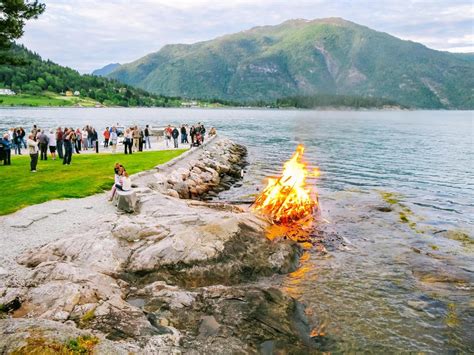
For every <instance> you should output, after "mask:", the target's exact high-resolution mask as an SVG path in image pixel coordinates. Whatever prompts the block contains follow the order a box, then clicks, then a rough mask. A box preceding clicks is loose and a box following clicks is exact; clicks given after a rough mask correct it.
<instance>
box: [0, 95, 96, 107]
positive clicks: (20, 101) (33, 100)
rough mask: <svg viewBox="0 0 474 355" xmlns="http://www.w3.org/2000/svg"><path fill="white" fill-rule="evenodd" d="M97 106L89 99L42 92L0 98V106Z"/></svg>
mask: <svg viewBox="0 0 474 355" xmlns="http://www.w3.org/2000/svg"><path fill="white" fill-rule="evenodd" d="M96 104H98V102H97V101H94V100H92V99H89V98H83V97H76V96H61V95H58V94H55V93H50V92H44V93H42V94H39V95H29V94H17V95H14V96H7V95H2V96H0V106H31V107H37V106H74V105H81V106H84V107H94V106H95V105H96Z"/></svg>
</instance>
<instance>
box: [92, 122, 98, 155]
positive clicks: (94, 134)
mask: <svg viewBox="0 0 474 355" xmlns="http://www.w3.org/2000/svg"><path fill="white" fill-rule="evenodd" d="M90 137H91V147H92V149H95V152H96V153H99V135H98V134H97V131H96V130H95V128H94V127H90Z"/></svg>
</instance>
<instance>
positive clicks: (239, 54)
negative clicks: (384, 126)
mask: <svg viewBox="0 0 474 355" xmlns="http://www.w3.org/2000/svg"><path fill="white" fill-rule="evenodd" d="M473 58H474V57H473V55H472V54H458V53H448V52H441V51H436V50H433V49H429V48H427V47H425V46H424V45H422V44H419V43H415V42H412V41H404V40H401V39H399V38H396V37H394V36H391V35H389V34H386V33H382V32H378V31H375V30H372V29H370V28H368V27H365V26H361V25H358V24H356V23H353V22H350V21H346V20H344V19H341V18H328V19H317V20H304V19H297V20H288V21H285V22H283V23H282V24H280V25H276V26H259V27H254V28H252V29H249V30H246V31H242V32H239V33H235V34H230V35H225V36H222V37H218V38H216V39H214V40H210V41H204V42H199V43H195V44H190V45H188V44H174V45H166V46H164V47H163V48H161V49H160V50H159V51H158V52H155V53H151V54H149V55H147V56H145V57H143V58H140V59H138V60H137V61H135V62H132V63H129V64H124V65H121V66H120V67H117V68H115V69H114V70H113V71H112V72H111V73H110V74H108V75H107V76H109V77H111V78H115V79H117V80H119V81H122V82H124V83H127V84H130V85H133V86H137V87H140V88H143V89H145V90H148V91H150V92H154V93H157V94H162V95H170V96H181V97H187V98H218V99H222V100H231V101H240V102H249V103H251V102H256V101H259V100H260V101H266V102H271V101H274V100H277V99H281V98H285V97H293V96H315V95H349V96H359V97H374V98H381V99H388V100H393V101H395V102H398V103H400V104H401V105H404V106H408V107H414V108H430V109H474V99H473V88H474V75H473V73H474V60H473Z"/></svg>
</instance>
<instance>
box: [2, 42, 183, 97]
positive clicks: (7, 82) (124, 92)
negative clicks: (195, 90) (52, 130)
mask: <svg viewBox="0 0 474 355" xmlns="http://www.w3.org/2000/svg"><path fill="white" fill-rule="evenodd" d="M10 52H11V53H10V54H11V56H12V57H15V58H16V61H17V62H19V63H21V65H15V66H12V65H0V88H9V89H12V90H13V91H15V92H16V93H21V94H28V97H29V96H31V95H45V94H51V93H53V94H58V95H59V94H61V93H65V92H66V91H72V92H75V91H78V92H79V93H80V97H81V98H90V99H92V100H94V101H97V102H98V103H101V104H103V105H110V106H179V105H180V103H181V100H180V99H178V98H168V97H164V96H159V95H154V94H150V93H148V92H146V91H144V90H142V89H138V88H134V87H131V86H129V85H126V84H123V83H120V82H118V81H116V80H113V79H108V78H103V77H99V76H95V75H81V74H79V73H78V72H77V71H75V70H73V69H70V68H67V67H63V66H60V65H58V64H56V63H53V62H52V61H50V60H42V59H41V57H40V56H39V55H37V54H35V53H33V52H31V51H29V50H27V49H26V48H25V47H23V46H20V45H13V46H12V48H11V50H10Z"/></svg>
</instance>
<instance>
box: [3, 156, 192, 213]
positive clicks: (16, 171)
mask: <svg viewBox="0 0 474 355" xmlns="http://www.w3.org/2000/svg"><path fill="white" fill-rule="evenodd" d="M184 151H185V150H184V149H177V150H166V151H156V152H142V153H134V154H132V155H125V154H123V153H121V154H115V155H113V154H83V155H78V154H74V155H73V157H72V163H71V165H62V161H61V160H54V161H53V160H52V159H51V158H50V157H48V160H47V161H41V160H40V161H38V166H37V170H38V172H36V173H31V172H30V158H29V156H16V155H13V156H12V165H10V166H3V165H2V164H3V162H2V163H1V164H0V181H1V186H2V191H3V193H2V196H1V198H0V215H6V214H9V213H12V212H15V211H17V210H19V209H21V208H23V207H26V206H31V205H35V204H38V203H42V202H46V201H49V200H54V199H62V198H79V197H86V196H90V195H93V194H95V193H99V192H102V191H104V190H108V189H110V188H111V186H112V184H113V182H114V177H113V176H114V175H113V169H114V164H115V163H116V162H119V163H121V164H123V165H124V166H125V168H126V169H127V172H128V173H129V174H134V173H137V172H139V171H143V170H149V169H151V168H153V167H154V166H156V165H158V164H162V163H165V162H167V161H169V160H171V159H173V158H174V157H177V156H178V155H180V154H181V153H183V152H184ZM132 182H133V180H132Z"/></svg>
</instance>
